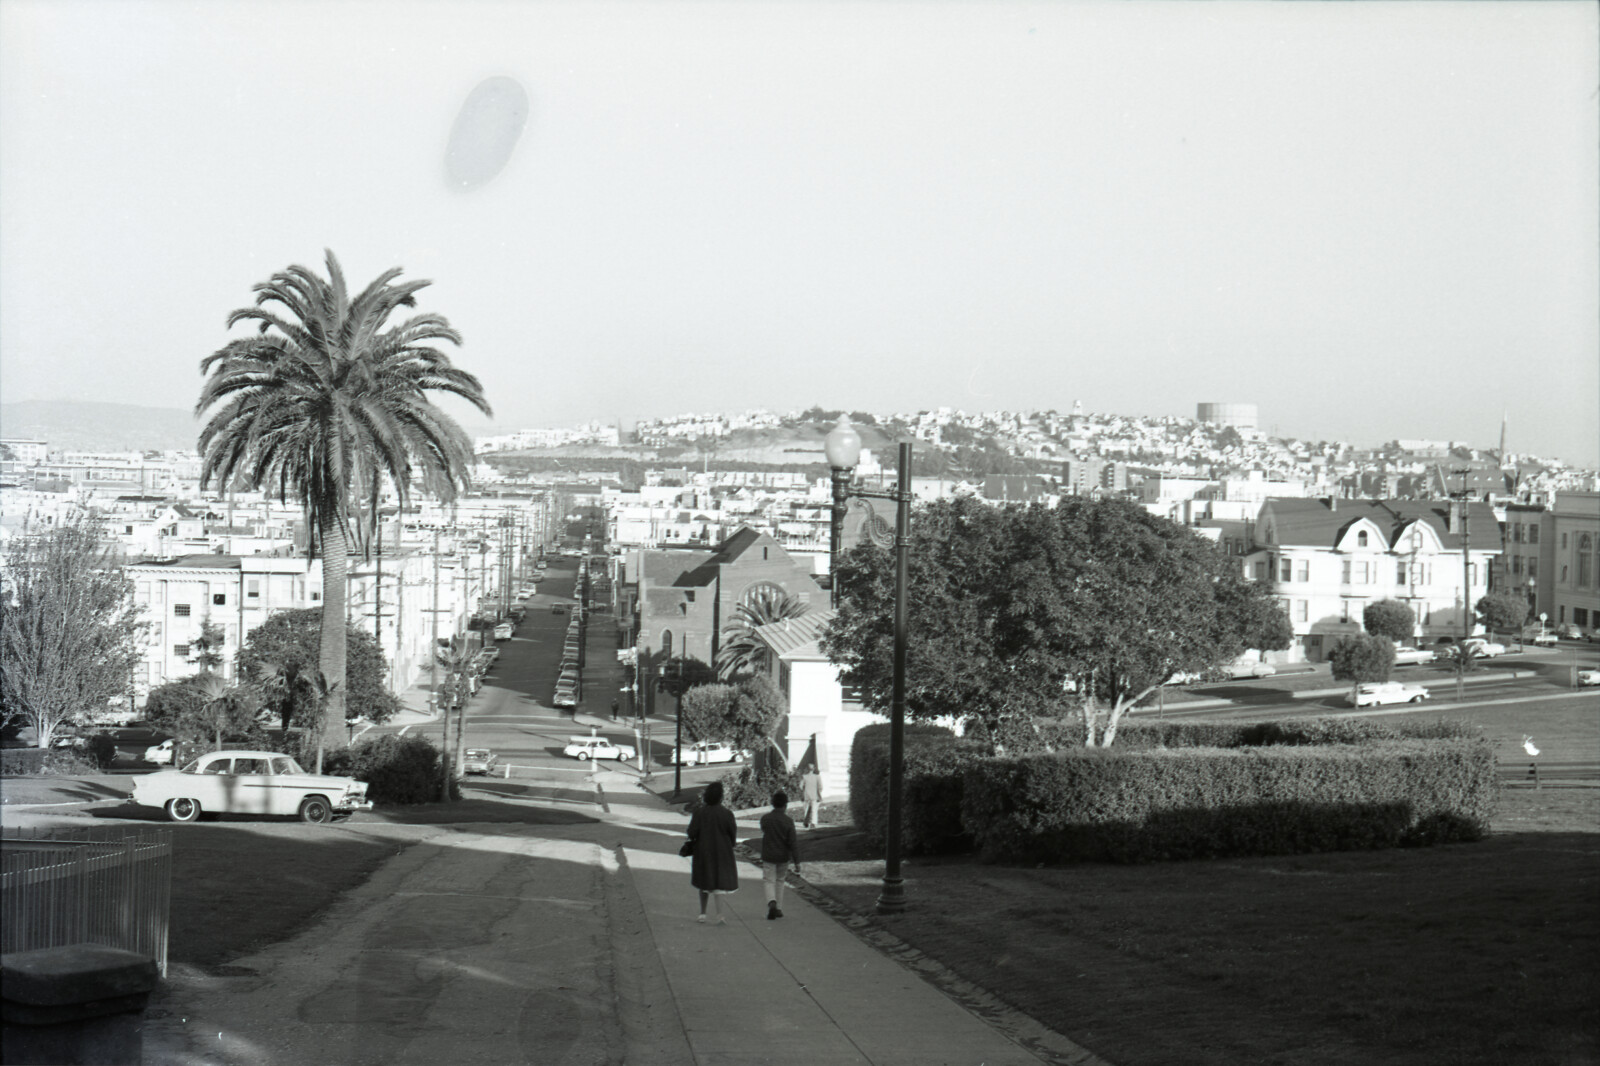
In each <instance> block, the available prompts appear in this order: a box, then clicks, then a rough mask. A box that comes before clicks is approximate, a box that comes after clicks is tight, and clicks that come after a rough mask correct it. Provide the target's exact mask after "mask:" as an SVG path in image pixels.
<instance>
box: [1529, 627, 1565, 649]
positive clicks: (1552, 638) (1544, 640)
mask: <svg viewBox="0 0 1600 1066" xmlns="http://www.w3.org/2000/svg"><path fill="white" fill-rule="evenodd" d="M1558 639H1559V638H1557V636H1556V631H1555V630H1553V629H1541V630H1539V632H1537V633H1535V634H1534V635H1533V638H1532V639H1531V640H1530V641H1529V642H1528V643H1530V644H1536V645H1538V646H1539V647H1541V648H1553V647H1555V646H1556V641H1557V640H1558Z"/></svg>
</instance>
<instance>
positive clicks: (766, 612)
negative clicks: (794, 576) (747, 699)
mask: <svg viewBox="0 0 1600 1066" xmlns="http://www.w3.org/2000/svg"><path fill="white" fill-rule="evenodd" d="M808 610H810V607H808V606H807V605H806V604H805V603H804V602H803V601H801V600H800V598H799V597H797V596H795V595H794V594H793V593H790V592H786V591H784V590H783V589H781V588H778V587H777V586H775V585H762V586H760V587H758V588H757V589H756V590H755V591H754V592H752V593H751V594H750V595H749V596H747V597H746V598H745V600H744V602H743V603H740V604H739V605H738V606H737V607H735V608H734V609H733V621H731V622H729V623H728V625H727V627H726V628H725V629H723V631H722V646H721V647H720V648H718V649H717V674H718V676H719V677H722V678H724V679H727V678H735V677H743V676H749V675H751V674H758V673H761V672H762V671H763V670H764V669H765V668H766V665H767V654H768V652H769V651H770V650H771V649H770V648H768V647H767V645H766V644H765V643H763V642H762V641H761V640H760V639H758V638H757V637H756V630H757V629H759V628H761V627H762V626H768V625H772V624H773V623H774V622H782V621H784V620H785V619H788V618H799V617H800V616H801V615H803V614H805V613H806V612H807V611H808Z"/></svg>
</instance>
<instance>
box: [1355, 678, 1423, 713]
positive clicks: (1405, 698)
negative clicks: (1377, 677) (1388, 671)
mask: <svg viewBox="0 0 1600 1066" xmlns="http://www.w3.org/2000/svg"><path fill="white" fill-rule="evenodd" d="M1427 698H1428V690H1427V689H1425V688H1423V687H1422V686H1421V685H1403V684H1401V683H1400V682H1398V681H1372V682H1368V683H1366V684H1363V685H1357V686H1356V698H1355V705H1356V706H1357V707H1379V706H1382V705H1383V704H1386V703H1421V702H1422V701H1423V700H1425V699H1427Z"/></svg>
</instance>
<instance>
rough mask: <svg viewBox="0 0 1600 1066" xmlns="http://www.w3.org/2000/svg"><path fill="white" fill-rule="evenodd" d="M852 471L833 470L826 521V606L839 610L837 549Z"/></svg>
mask: <svg viewBox="0 0 1600 1066" xmlns="http://www.w3.org/2000/svg"><path fill="white" fill-rule="evenodd" d="M853 473H854V471H853V470H841V469H839V468H837V467H835V468H834V469H833V511H832V514H831V515H830V516H829V519H828V606H829V607H832V608H833V609H834V610H838V609H839V547H840V541H842V540H843V539H844V511H845V500H846V498H847V497H848V496H849V490H850V477H851V475H852V474H853Z"/></svg>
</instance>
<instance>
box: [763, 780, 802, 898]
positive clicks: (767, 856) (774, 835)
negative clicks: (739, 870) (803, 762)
mask: <svg viewBox="0 0 1600 1066" xmlns="http://www.w3.org/2000/svg"><path fill="white" fill-rule="evenodd" d="M787 806H789V796H788V793H785V792H776V793H774V794H773V796H772V810H770V811H768V812H767V813H766V814H763V815H762V816H761V887H762V889H763V890H765V892H766V894H767V919H768V920H769V921H770V920H772V919H774V918H782V917H783V879H784V878H785V877H786V876H788V871H789V866H790V864H791V863H792V864H793V865H794V872H795V873H799V872H800V840H799V838H798V837H796V836H795V835H794V819H793V818H790V817H789V815H788V814H787V813H785V811H784V808H785V807H787Z"/></svg>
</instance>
